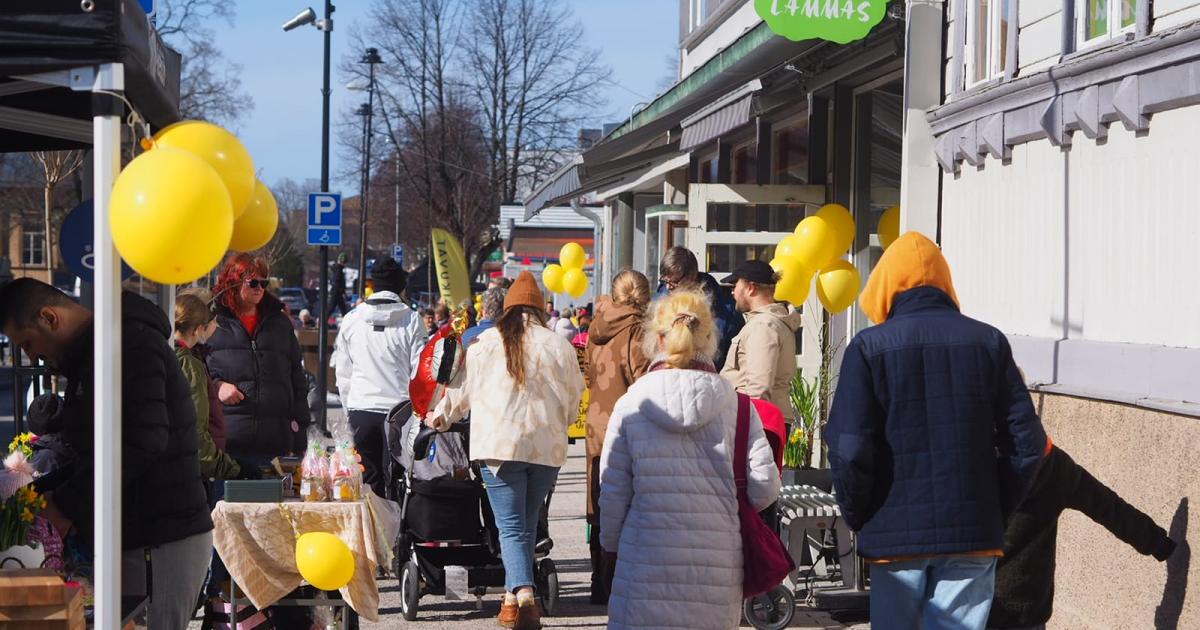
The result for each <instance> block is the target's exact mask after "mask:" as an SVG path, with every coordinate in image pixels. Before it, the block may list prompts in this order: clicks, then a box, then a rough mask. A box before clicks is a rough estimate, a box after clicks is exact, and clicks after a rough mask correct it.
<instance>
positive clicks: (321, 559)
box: [296, 532, 354, 591]
mask: <svg viewBox="0 0 1200 630" xmlns="http://www.w3.org/2000/svg"><path fill="white" fill-rule="evenodd" d="M296 568H297V569H299V570H300V576H301V577H303V578H304V579H305V580H306V581H307V582H308V583H309V584H312V585H313V586H315V587H317V588H319V589H321V590H322V591H336V590H338V589H339V588H342V587H343V586H345V585H347V584H349V583H350V579H351V578H353V577H354V554H353V553H351V552H350V548H349V547H347V546H346V543H344V542H342V539H341V538H338V537H337V536H334V535H333V534H330V533H328V532H309V533H307V534H304V535H303V536H301V537H300V538H299V539H297V540H296Z"/></svg>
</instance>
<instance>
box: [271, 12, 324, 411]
mask: <svg viewBox="0 0 1200 630" xmlns="http://www.w3.org/2000/svg"><path fill="white" fill-rule="evenodd" d="M333 10H334V7H333V0H325V17H324V19H321V20H318V19H317V15H316V12H314V11H313V10H312V8H311V7H309V8H307V9H305V10H304V11H301V12H300V14H299V15H297V16H296V17H294V18H292V19H290V20H288V21H287V22H285V23H284V25H283V30H285V31H290V30H292V29H294V28H299V27H301V26H304V25H305V24H312V25H313V26H315V27H317V29H319V30H320V31H321V32H322V33H324V35H325V38H324V39H325V48H324V68H323V71H324V74H323V78H322V83H321V192H329V95H330V93H331V92H332V90H330V88H329V57H330V55H329V48H330V38H331V36H332V35H333ZM317 299H319V300H320V301H321V311H320V312H321V317H320V321H319V322H318V325H317V375H316V376H317V392H318V393H319V396H320V401H321V403H320V404H319V405H318V406H317V418H316V421H317V426H318V427H320V428H321V430H322V431H326V432H328V426H329V425H328V422H327V406H328V402H327V399H328V395H327V393H326V392H327V389H328V385H327V378H326V377H327V376H328V372H329V348H328V347H327V344H326V343H325V338H326V337H327V336H328V335H329V247H328V246H326V245H322V246H321V286H320V288H319V289H318V298H317Z"/></svg>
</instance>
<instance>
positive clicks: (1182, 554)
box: [1154, 497, 1192, 630]
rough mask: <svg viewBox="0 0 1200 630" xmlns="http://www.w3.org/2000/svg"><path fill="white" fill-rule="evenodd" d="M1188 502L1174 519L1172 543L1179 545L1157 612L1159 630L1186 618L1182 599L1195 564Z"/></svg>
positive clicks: (1184, 501)
mask: <svg viewBox="0 0 1200 630" xmlns="http://www.w3.org/2000/svg"><path fill="white" fill-rule="evenodd" d="M1187 526H1188V500H1187V497H1184V498H1183V499H1181V500H1180V501H1179V507H1178V508H1176V509H1175V517H1174V518H1172V519H1171V531H1170V532H1169V534H1170V536H1171V540H1174V541H1175V542H1176V543H1178V545H1179V546H1178V547H1176V548H1175V553H1173V554H1171V557H1170V558H1167V585H1166V586H1165V587H1164V588H1163V596H1162V602H1161V603H1159V605H1158V608H1157V609H1156V610H1155V611H1154V627H1155V629H1156V630H1168V629H1173V628H1177V627H1179V616H1180V615H1181V614H1183V599H1184V596H1186V595H1187V582H1188V568H1189V567H1190V566H1191V563H1192V549H1191V547H1190V546H1188V542H1187Z"/></svg>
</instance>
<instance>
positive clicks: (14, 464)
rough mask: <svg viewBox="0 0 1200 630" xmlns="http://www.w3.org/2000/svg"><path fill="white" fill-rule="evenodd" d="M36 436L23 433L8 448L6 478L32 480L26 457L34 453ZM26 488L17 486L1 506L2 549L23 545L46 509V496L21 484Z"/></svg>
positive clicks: (0, 529)
mask: <svg viewBox="0 0 1200 630" xmlns="http://www.w3.org/2000/svg"><path fill="white" fill-rule="evenodd" d="M33 442H34V437H33V434H32V433H22V434H20V435H18V436H16V437H15V438H13V440H12V442H10V443H9V445H8V450H9V456H8V457H7V458H5V460H4V466H5V468H4V470H2V471H0V472H2V473H4V474H6V475H10V476H14V475H15V476H16V479H21V475H25V477H24V479H26V480H28V479H30V477H29V475H36V473H33V471H32V466H30V464H29V463H28V461H27V458H28V457H29V456H30V455H32V453H33ZM18 483H25V485H23V486H20V487H18V488H17V489H16V490H15V491H13V493H12V495H11V496H9V497H8V498H7V499H5V500H4V501H3V503H0V549H8V548H9V547H13V546H16V545H24V544H26V543H27V542H28V541H29V528H30V527H32V525H33V521H34V519H36V518H37V515H38V513H39V512H41V511H42V510H44V509H46V497H44V496H42V495H41V494H39V493H38V491H37V490H35V489H34V487H33V485H32V484H30V483H28V481H24V482H21V481H18Z"/></svg>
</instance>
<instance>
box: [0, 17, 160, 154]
mask: <svg viewBox="0 0 1200 630" xmlns="http://www.w3.org/2000/svg"><path fill="white" fill-rule="evenodd" d="M88 6H90V7H91V10H85V8H84V7H88ZM181 60H182V58H181V56H180V54H179V53H177V52H175V51H174V50H172V49H171V48H170V47H168V46H167V45H166V44H164V43H163V41H162V39H161V38H160V37H159V36H158V33H157V32H156V31H155V30H154V27H153V25H152V24H151V23H150V20H149V19H148V18H147V17H146V14H145V13H144V12H143V11H142V8H141V6H140V4H139V3H138V2H137V0H92V1H89V2H80V0H5V1H4V2H2V3H0V152H15V151H36V150H55V149H75V148H90V147H91V146H92V142H93V136H92V134H93V128H92V115H93V113H94V111H95V110H94V107H93V94H92V92H91V91H90V90H91V87H92V85H93V81H94V79H95V77H94V71H93V68H95V67H97V66H100V65H101V64H106V63H120V64H122V65H123V67H124V73H125V96H126V98H128V99H129V100H130V101H131V102H133V103H135V104H136V107H137V110H138V113H140V114H141V115H142V117H143V118H145V119H146V121H147V122H149V123H150V125H151V126H152V127H154V128H156V129H157V128H161V127H164V126H166V125H169V124H171V123H173V122H175V121H177V120H178V119H179V74H180V67H181ZM72 70H75V72H70V71H72ZM73 86H74V87H75V88H76V89H72V87H73Z"/></svg>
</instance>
